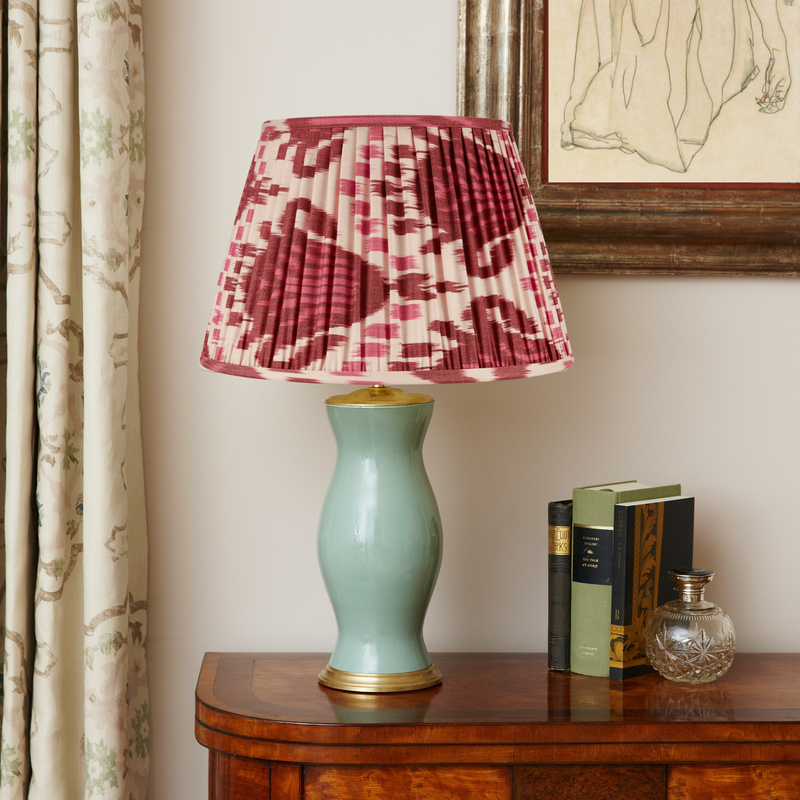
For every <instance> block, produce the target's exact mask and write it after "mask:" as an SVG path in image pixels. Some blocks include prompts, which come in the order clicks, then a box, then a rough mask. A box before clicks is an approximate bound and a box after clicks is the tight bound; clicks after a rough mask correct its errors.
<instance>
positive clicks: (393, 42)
mask: <svg viewBox="0 0 800 800" xmlns="http://www.w3.org/2000/svg"><path fill="white" fill-rule="evenodd" d="M144 14H145V46H146V58H147V61H146V69H147V93H148V100H147V113H148V128H147V137H148V138H147V144H148V155H147V158H148V164H147V170H148V172H147V200H146V208H145V238H144V252H143V258H142V309H141V383H142V409H143V429H144V437H145V442H144V444H145V468H146V480H147V492H148V509H147V511H148V520H149V528H150V553H151V557H150V629H149V637H148V645H149V670H150V682H151V691H152V703H151V705H152V715H151V725H152V734H151V735H152V738H151V747H152V764H153V769H152V783H151V795H150V796H151V797H152V798H154V800H179V799H180V798H200V797H204V796H206V795H205V791H206V789H205V781H206V752H205V751H204V750H203V748H201V747H200V746H199V745H198V744H197V743H196V742H195V741H194V736H193V692H194V685H195V681H196V679H197V673H198V670H199V667H200V662H201V659H202V655H203V653H204V652H205V651H213V650H250V651H253V650H254V651H259V650H298V651H326V650H329V649H330V648H331V647H332V645H333V642H334V637H335V622H334V619H333V614H332V611H331V610H330V606H329V604H328V600H327V597H326V595H325V590H324V587H323V585H322V581H321V578H320V576H319V571H318V568H317V565H316V545H315V536H316V525H317V516H318V513H319V509H320V506H321V502H322V497H323V494H324V491H325V489H326V486H327V482H328V479H329V477H330V474H331V471H332V469H333V461H334V456H335V451H334V443H333V439H332V435H331V434H330V431H329V429H328V426H327V421H326V418H325V413H324V409H323V400H324V398H325V397H326V396H328V395H329V394H331V393H332V392H331V390H330V389H325V388H323V387H308V386H306V387H301V386H297V385H287V384H280V383H268V382H261V381H247V380H241V379H235V378H230V377H226V376H221V375H216V374H210V373H204V372H202V371H201V370H200V368H199V367H198V364H197V361H198V357H199V352H200V347H201V343H202V339H203V332H204V327H205V323H206V318H207V315H208V312H209V310H210V307H211V303H212V300H213V295H214V286H215V282H216V277H217V274H218V271H219V269H220V267H221V264H222V260H223V256H224V252H225V248H226V244H227V238H228V235H229V232H230V225H231V223H232V219H233V213H234V210H235V207H236V204H237V202H238V198H239V193H240V191H241V187H242V185H243V183H244V177H245V174H246V170H247V167H248V164H249V161H250V157H251V155H252V151H253V149H254V147H255V142H256V140H257V137H258V131H259V125H260V123H261V122H262V121H263V120H264V119H268V118H271V117H276V118H280V117H285V116H303V115H317V114H354V113H444V114H451V113H454V112H455V50H456V0H437V2H431V0H403V2H390V0H337V1H336V2H331V1H330V0H328V1H327V2H326V1H325V0H302V1H301V2H298V1H297V0H295V2H286V1H285V0H284V1H283V2H279V1H278V0H234V2H231V3H227V4H224V5H223V4H220V3H212V2H210V0H192V1H191V2H190V0H170V1H169V2H156V0H149V1H148V2H146V3H145V9H144ZM395 64H403V66H402V67H396V66H395ZM558 285H559V288H560V290H561V295H562V301H563V305H564V309H565V313H566V319H567V323H568V328H569V331H570V335H571V339H572V342H573V346H574V349H575V353H576V364H575V366H574V367H573V369H571V370H570V371H569V372H567V373H562V374H560V375H555V376H549V377H546V378H543V379H539V380H530V381H526V382H508V383H501V384H492V385H480V386H446V387H432V388H431V390H430V392H429V393H430V394H432V395H433V396H434V397H435V399H436V413H435V415H434V421H433V424H432V426H431V430H430V433H429V435H428V440H427V443H426V448H425V454H426V463H427V466H428V471H429V474H430V476H431V480H432V482H433V484H434V487H435V488H436V492H437V496H438V499H439V504H440V508H441V512H442V517H443V520H444V525H445V559H444V564H443V567H442V572H441V576H440V579H439V584H438V586H437V589H436V593H435V595H434V599H433V602H432V604H431V608H430V611H429V614H428V621H427V625H426V641H427V643H428V646H429V648H430V649H431V650H433V651H435V650H519V651H541V650H543V649H544V646H545V632H546V620H545V613H544V612H545V603H546V584H545V578H546V572H545V570H546V557H545V526H546V504H547V501H548V500H553V499H560V498H561V497H565V496H568V495H569V493H570V491H571V489H572V487H573V486H575V485H581V484H586V483H595V482H602V481H606V480H616V479H627V478H638V479H639V480H642V481H645V482H671V481H673V480H678V481H681V482H682V483H683V487H684V490H685V491H686V492H687V493H692V494H694V495H696V497H697V521H696V531H697V535H696V563H698V564H702V565H703V566H708V567H711V568H714V569H716V570H717V571H718V576H717V578H716V580H715V582H714V583H713V584H712V586H711V589H710V592H709V595H710V596H711V597H712V599H715V600H717V601H718V602H720V603H721V604H722V605H723V606H724V607H725V608H726V610H728V611H729V613H730V614H731V615H732V617H733V619H734V622H735V624H736V629H737V633H738V642H739V646H740V649H741V650H755V651H798V650H800V632H798V629H799V628H800V625H798V619H797V617H798V614H797V608H798V606H800V584H799V583H798V580H797V564H798V563H800V536H798V518H797V512H796V504H797V501H796V498H797V494H798V484H799V483H800V467H799V466H798V457H797V449H798V443H800V414H798V408H797V405H798V404H797V398H798V396H800V364H798V350H799V349H800V321H798V320H800V316H799V315H798V310H799V309H800V282H798V281H794V280H782V279H752V278H741V279H723V278H718V279H698V278H643V277H639V278H635V277H626V278H615V277H591V278H588V277H576V276H561V277H560V278H559V280H558ZM780 609H789V610H788V611H783V612H782V611H781V610H780Z"/></svg>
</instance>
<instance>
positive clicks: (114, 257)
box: [103, 247, 124, 272]
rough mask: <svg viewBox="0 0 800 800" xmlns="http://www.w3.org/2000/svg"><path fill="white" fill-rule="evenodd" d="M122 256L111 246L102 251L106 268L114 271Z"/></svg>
mask: <svg viewBox="0 0 800 800" xmlns="http://www.w3.org/2000/svg"><path fill="white" fill-rule="evenodd" d="M123 259H124V256H122V255H120V254H119V253H118V252H117V251H116V250H115V249H114V248H113V247H109V248H108V250H106V251H105V253H103V260H104V261H105V262H106V269H108V270H111V271H112V272H116V271H117V270H118V269H119V268H120V267H121V266H122V262H123Z"/></svg>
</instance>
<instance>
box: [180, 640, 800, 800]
mask: <svg viewBox="0 0 800 800" xmlns="http://www.w3.org/2000/svg"><path fill="white" fill-rule="evenodd" d="M433 658H434V663H435V664H436V665H437V667H439V668H440V669H441V670H442V672H443V673H444V676H445V677H444V683H443V684H442V685H441V686H437V687H434V688H431V689H425V690H423V691H418V692H410V693H406V694H389V695H363V694H350V693H347V692H340V691H337V690H335V689H327V688H325V687H323V686H320V685H319V684H318V683H317V674H318V673H319V672H320V670H321V669H322V668H323V667H324V666H325V664H326V662H327V656H321V655H309V654H253V653H209V654H207V655H206V657H205V660H204V662H203V667H202V670H201V672H200V678H199V681H198V685H197V699H196V722H195V732H196V736H197V739H198V741H199V742H200V743H201V744H202V745H203V746H205V747H207V748H209V798H210V800H301V799H302V800H329V799H330V800H332V798H342V799H343V800H367V798H369V800H389V799H390V798H391V799H392V800H395V799H397V800H399V799H400V798H402V800H412V799H414V798H422V799H424V800H434V798H435V800H450V799H451V798H452V800H501V799H502V800H512V798H513V800H533V799H534V798H536V800H551V799H552V800H556V798H557V799H558V800H572V799H573V798H574V799H575V800H577V799H578V798H580V800H600V798H602V799H603V800H605V799H606V798H613V800H734V799H736V800H744V799H745V798H747V799H751V798H752V799H754V800H767V799H769V800H775V799H776V798H785V799H786V800H789V799H790V798H792V799H793V800H794V799H796V798H800V655H798V654H791V655H777V654H757V655H755V654H753V655H747V654H737V656H736V658H735V660H734V663H733V666H732V667H731V669H730V671H729V672H728V673H727V674H726V675H725V676H723V677H722V678H720V679H719V680H718V681H717V682H716V683H711V684H707V685H704V686H683V685H679V684H676V683H672V682H670V681H666V680H664V679H663V678H661V677H660V676H658V675H647V676H643V677H640V678H633V679H630V680H627V681H624V682H620V681H611V680H607V679H604V678H590V677H585V676H582V675H564V674H561V673H557V672H549V671H548V670H547V662H546V660H545V656H544V655H531V654H500V653H473V654H435V655H434V656H433Z"/></svg>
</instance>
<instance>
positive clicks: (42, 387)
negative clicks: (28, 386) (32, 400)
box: [36, 358, 51, 408]
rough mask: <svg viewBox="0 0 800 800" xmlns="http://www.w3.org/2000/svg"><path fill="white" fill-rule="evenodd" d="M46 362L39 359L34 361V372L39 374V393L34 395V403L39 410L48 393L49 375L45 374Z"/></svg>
mask: <svg viewBox="0 0 800 800" xmlns="http://www.w3.org/2000/svg"><path fill="white" fill-rule="evenodd" d="M46 369H47V362H46V361H42V359H41V358H37V359H36V370H37V372H38V373H39V391H38V392H37V393H36V403H37V405H38V406H39V408H41V407H42V403H43V402H44V396H45V395H46V394H47V393H48V392H49V391H50V386H51V383H50V373H49V372H46V371H45V370H46Z"/></svg>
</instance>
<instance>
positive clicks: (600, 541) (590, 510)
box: [570, 481, 681, 678]
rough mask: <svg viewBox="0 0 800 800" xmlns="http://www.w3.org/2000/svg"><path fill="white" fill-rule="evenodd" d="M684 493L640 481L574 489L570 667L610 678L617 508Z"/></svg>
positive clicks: (674, 486)
mask: <svg viewBox="0 0 800 800" xmlns="http://www.w3.org/2000/svg"><path fill="white" fill-rule="evenodd" d="M680 493H681V487H680V484H672V485H667V486H647V485H646V484H643V483H638V482H637V481H625V482H622V483H606V484H600V485H598V486H584V487H580V488H577V489H575V490H574V491H573V493H572V601H571V615H570V616H571V626H570V670H571V671H572V672H578V673H580V674H581V675H598V676H601V677H606V678H607V677H608V674H609V656H610V652H611V649H610V633H611V629H610V620H611V576H612V565H613V550H614V506H615V505H616V504H617V503H626V502H631V501H634V500H650V499H652V498H657V497H670V496H673V495H678V494H680Z"/></svg>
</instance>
